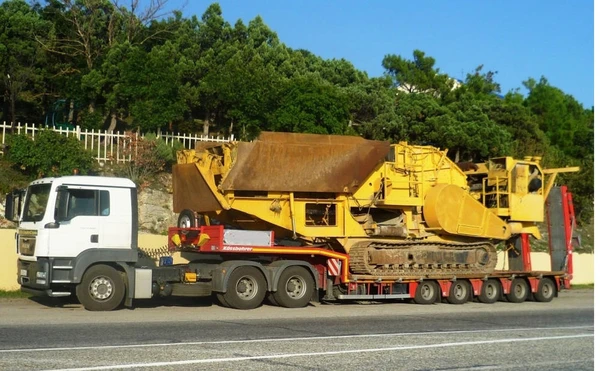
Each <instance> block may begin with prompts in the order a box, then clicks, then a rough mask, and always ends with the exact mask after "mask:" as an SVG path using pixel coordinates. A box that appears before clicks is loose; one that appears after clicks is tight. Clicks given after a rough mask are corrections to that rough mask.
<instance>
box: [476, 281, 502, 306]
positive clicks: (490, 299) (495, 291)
mask: <svg viewBox="0 0 600 371" xmlns="http://www.w3.org/2000/svg"><path fill="white" fill-rule="evenodd" d="M488 288H491V289H492V295H486V292H487V290H488ZM501 296H502V287H501V286H500V282H498V281H497V280H494V279H489V280H486V281H483V284H482V285H481V292H480V293H479V296H478V297H477V298H478V299H479V301H480V302H481V303H486V304H493V303H495V302H497V301H498V300H500V297H501Z"/></svg>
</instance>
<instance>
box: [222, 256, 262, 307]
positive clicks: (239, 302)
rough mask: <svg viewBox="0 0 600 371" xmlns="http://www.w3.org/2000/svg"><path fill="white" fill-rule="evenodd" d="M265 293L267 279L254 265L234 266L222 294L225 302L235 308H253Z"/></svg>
mask: <svg viewBox="0 0 600 371" xmlns="http://www.w3.org/2000/svg"><path fill="white" fill-rule="evenodd" d="M266 293H267V281H266V280H265V277H264V276H263V274H262V273H261V272H260V271H259V270H258V269H257V268H255V267H249V266H244V267H239V268H236V269H235V270H234V271H233V272H232V273H231V276H229V280H228V281H227V291H225V293H224V294H223V298H224V299H225V302H226V303H227V304H229V306H230V307H232V308H235V309H254V308H256V307H258V306H259V305H260V304H261V303H262V302H263V300H265V294H266Z"/></svg>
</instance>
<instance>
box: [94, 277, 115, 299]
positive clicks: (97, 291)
mask: <svg viewBox="0 0 600 371" xmlns="http://www.w3.org/2000/svg"><path fill="white" fill-rule="evenodd" d="M90 293H91V294H92V297H93V298H94V299H96V300H106V299H108V298H109V297H110V296H111V295H112V293H113V285H112V282H111V281H110V280H109V279H107V278H106V277H97V278H95V279H94V280H92V283H91V284H90Z"/></svg>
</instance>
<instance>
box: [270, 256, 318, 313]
mask: <svg viewBox="0 0 600 371" xmlns="http://www.w3.org/2000/svg"><path fill="white" fill-rule="evenodd" d="M314 292H315V280H314V279H313V278H312V276H311V274H310V273H309V272H308V271H307V270H306V269H304V268H302V267H298V266H296V267H289V268H286V269H285V270H284V271H283V273H282V274H281V277H280V278H279V282H278V283H277V291H275V292H274V293H273V298H274V299H275V301H276V302H277V303H278V304H279V305H281V306H282V307H286V308H302V307H305V306H306V305H308V303H309V302H310V299H311V298H312V296H313V293H314Z"/></svg>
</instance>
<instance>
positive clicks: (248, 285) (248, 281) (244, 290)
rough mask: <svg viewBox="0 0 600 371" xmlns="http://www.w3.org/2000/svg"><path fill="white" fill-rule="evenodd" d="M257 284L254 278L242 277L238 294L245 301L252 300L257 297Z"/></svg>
mask: <svg viewBox="0 0 600 371" xmlns="http://www.w3.org/2000/svg"><path fill="white" fill-rule="evenodd" d="M256 286H257V283H256V281H255V280H254V279H253V278H252V277H242V278H240V279H239V280H238V283H237V290H236V291H237V294H238V296H239V297H240V298H242V299H244V300H249V299H252V298H253V297H255V296H256Z"/></svg>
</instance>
